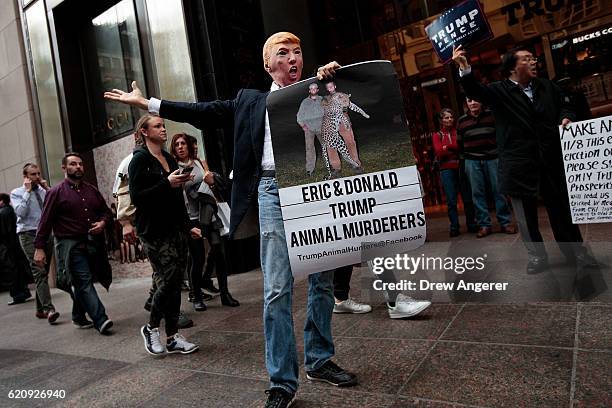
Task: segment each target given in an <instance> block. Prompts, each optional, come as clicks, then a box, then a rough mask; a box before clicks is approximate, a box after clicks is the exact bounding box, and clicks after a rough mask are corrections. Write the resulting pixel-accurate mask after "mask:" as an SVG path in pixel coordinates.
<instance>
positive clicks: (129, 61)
mask: <svg viewBox="0 0 612 408" xmlns="http://www.w3.org/2000/svg"><path fill="white" fill-rule="evenodd" d="M83 52H84V54H85V56H86V57H85V58H86V61H88V62H89V63H87V64H85V71H86V78H87V81H86V82H87V87H88V94H89V101H90V115H91V126H92V129H91V131H92V134H93V138H94V143H95V144H96V145H100V144H103V143H104V142H106V141H109V140H110V139H113V138H115V137H116V136H119V135H123V134H125V133H127V132H130V131H131V130H132V129H133V128H134V125H135V122H136V120H137V119H138V116H139V113H138V110H137V109H135V108H129V107H127V106H125V105H122V104H117V103H112V102H108V101H105V100H104V99H103V98H101V97H100V95H102V94H103V93H104V91H105V90H108V89H113V88H117V89H130V84H131V83H132V81H137V82H138V84H139V86H140V87H141V88H142V87H144V85H145V81H144V75H143V68H142V59H141V55H140V42H139V39H138V28H137V25H136V13H135V10H134V5H133V1H132V0H122V1H121V2H119V3H118V4H116V5H115V6H113V7H111V8H110V9H108V10H106V11H105V12H104V13H102V14H100V15H98V16H96V17H95V18H94V19H92V20H91V24H90V25H89V27H88V29H87V30H86V33H85V38H84V44H83ZM143 92H144V89H143Z"/></svg>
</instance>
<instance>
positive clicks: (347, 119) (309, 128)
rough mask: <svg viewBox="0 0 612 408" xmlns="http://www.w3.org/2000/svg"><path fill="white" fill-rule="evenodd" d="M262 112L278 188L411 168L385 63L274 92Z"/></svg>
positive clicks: (396, 93)
mask: <svg viewBox="0 0 612 408" xmlns="http://www.w3.org/2000/svg"><path fill="white" fill-rule="evenodd" d="M267 108H268V116H269V123H270V129H271V133H272V135H273V136H272V145H273V149H274V158H275V164H276V178H277V180H278V183H279V186H280V187H281V188H284V187H291V186H296V185H302V184H308V183H313V182H320V181H324V180H329V179H335V178H340V177H348V176H354V175H359V174H362V173H372V172H376V171H382V170H387V169H393V168H399V167H406V166H411V165H413V164H414V156H413V153H412V145H411V142H410V134H409V131H408V126H407V123H406V118H405V114H404V109H403V100H402V96H401V93H400V89H399V83H398V81H397V77H396V74H395V70H394V69H393V65H392V64H391V63H390V62H389V61H368V62H363V63H358V64H353V65H349V66H346V67H343V68H340V69H338V70H337V71H336V75H335V76H334V78H333V79H332V80H331V81H319V80H317V79H316V78H310V79H307V80H304V81H301V82H298V83H296V84H294V85H291V86H288V87H284V88H282V89H279V90H277V91H274V92H271V93H270V94H269V95H268V98H267Z"/></svg>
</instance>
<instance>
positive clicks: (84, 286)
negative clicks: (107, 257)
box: [70, 248, 108, 330]
mask: <svg viewBox="0 0 612 408" xmlns="http://www.w3.org/2000/svg"><path fill="white" fill-rule="evenodd" d="M88 258H89V254H88V252H87V249H83V248H74V249H73V250H72V251H71V252H70V277H71V278H72V286H73V287H74V295H73V296H71V297H72V320H74V321H83V320H84V319H85V312H87V314H88V315H89V317H91V320H93V324H94V326H95V328H96V329H98V330H99V329H100V326H102V323H104V322H105V321H106V320H108V316H107V315H106V310H105V309H104V305H103V304H102V302H101V301H100V298H99V297H98V293H97V292H96V288H94V285H93V279H92V277H91V271H90V269H89V259H88Z"/></svg>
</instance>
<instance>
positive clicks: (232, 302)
mask: <svg viewBox="0 0 612 408" xmlns="http://www.w3.org/2000/svg"><path fill="white" fill-rule="evenodd" d="M221 304H222V305H223V306H229V307H237V306H240V303H238V301H237V300H236V299H234V298H233V297H232V295H230V294H229V292H223V293H221Z"/></svg>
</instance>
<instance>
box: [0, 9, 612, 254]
mask: <svg viewBox="0 0 612 408" xmlns="http://www.w3.org/2000/svg"><path fill="white" fill-rule="evenodd" d="M1 3H2V6H1V7H2V9H1V10H0V11H2V13H1V15H2V17H1V18H0V30H1V31H0V33H1V35H2V37H3V39H4V41H3V42H0V46H2V47H4V48H2V49H1V51H2V52H3V53H4V55H3V56H6V58H2V62H0V89H1V91H2V92H1V93H0V98H1V101H2V106H3V109H2V110H1V111H0V146H2V149H0V190H3V191H7V190H10V189H11V188H13V187H14V186H16V185H18V184H19V183H20V182H21V167H22V166H23V164H24V163H25V162H27V161H36V162H39V163H41V164H42V167H43V170H44V173H45V175H46V176H47V177H48V178H49V180H50V181H51V183H52V184H55V183H57V182H58V181H59V180H60V179H61V178H62V173H61V168H60V165H59V163H60V159H61V157H62V156H63V154H64V152H65V151H68V150H75V151H79V152H80V153H82V154H84V156H85V157H86V164H87V165H88V170H87V177H88V178H89V181H91V182H93V183H95V184H96V185H97V186H98V187H99V189H100V191H102V193H103V194H104V196H105V197H106V198H107V199H108V200H111V199H112V197H111V193H110V190H111V186H112V181H113V177H114V172H115V169H116V167H117V165H118V164H119V162H120V160H121V158H123V157H124V156H125V155H127V154H128V153H129V152H130V151H131V150H132V148H133V139H132V137H131V134H132V132H133V127H134V124H135V122H136V120H137V119H138V116H139V115H140V114H141V112H138V111H137V110H136V109H130V108H126V107H124V106H122V105H118V104H113V103H109V102H106V101H105V100H104V99H103V98H102V94H103V92H104V91H105V90H107V89H112V88H119V89H128V88H129V86H130V84H131V83H132V81H137V83H138V84H139V86H140V87H141V89H143V91H144V92H145V94H146V95H148V96H157V97H161V98H165V99H174V100H183V101H195V100H210V99H216V98H232V97H233V96H234V95H235V94H236V91H237V90H238V89H239V88H243V87H253V88H258V89H267V88H268V87H269V86H270V79H269V77H268V76H267V74H266V73H265V71H264V70H263V68H262V61H261V46H262V44H263V42H264V40H265V38H266V37H267V36H268V35H270V34H272V33H274V32H276V31H281V30H288V31H292V32H294V33H296V34H297V35H298V36H300V38H301V39H302V41H303V44H302V45H303V52H304V59H305V61H306V65H305V67H304V73H305V74H304V76H308V73H313V74H314V72H315V69H316V67H317V66H318V65H321V64H324V63H326V62H328V61H331V60H337V61H339V62H340V63H341V64H349V63H353V62H359V61H365V60H371V59H388V60H390V61H392V62H393V64H394V66H395V68H396V72H397V75H398V77H399V79H400V83H401V86H402V94H403V97H404V102H405V104H404V105H405V111H406V119H407V120H408V123H409V125H410V130H411V139H412V144H413V153H414V154H415V156H416V157H417V159H418V161H419V163H420V167H421V168H420V169H421V170H422V175H423V176H424V177H423V179H424V182H425V187H426V189H427V190H428V194H427V196H428V200H426V204H435V203H436V202H439V201H440V200H439V198H440V193H439V187H438V186H437V185H436V183H435V179H436V177H435V175H433V176H432V174H433V172H432V169H431V168H430V167H428V166H429V164H430V162H431V160H430V157H428V156H429V155H430V150H431V149H430V147H431V146H430V144H431V141H430V135H431V133H432V132H434V131H435V130H437V126H438V124H437V122H436V120H435V118H436V113H437V112H439V110H440V109H441V108H443V107H450V108H453V109H454V110H455V111H457V112H459V113H461V112H462V111H463V101H462V94H461V89H460V87H459V85H458V81H457V74H456V69H455V68H454V67H453V66H452V64H451V65H442V64H440V62H439V61H438V60H437V58H436V56H435V53H434V52H433V49H432V47H431V45H430V43H429V41H428V39H427V37H426V36H425V30H424V28H425V26H427V24H429V22H431V20H433V19H434V18H435V17H436V16H437V15H439V14H440V13H441V12H442V11H444V10H445V9H446V8H448V7H452V6H453V5H454V4H457V3H458V1H450V0H439V1H425V0H295V1H291V2H287V1H280V0H235V1H234V0H233V1H231V2H228V1H221V0H97V1H82V0H7V1H3V2H1ZM483 5H484V10H485V12H486V14H487V17H488V19H489V22H490V23H491V26H492V29H493V31H494V34H495V37H494V38H493V39H492V40H490V41H488V42H487V43H485V44H483V45H481V46H479V47H477V48H474V49H472V50H470V58H471V62H472V63H473V65H474V66H475V67H477V70H478V71H479V74H480V75H481V76H482V77H484V78H485V79H488V80H495V79H497V78H499V75H500V74H499V72H498V65H499V62H500V55H501V54H502V53H503V52H505V51H506V50H508V49H509V48H511V47H514V46H516V45H521V46H527V47H529V48H531V49H532V50H533V51H534V52H535V54H536V55H537V56H538V58H539V63H540V64H541V70H540V72H541V74H542V75H544V76H547V77H549V78H551V79H559V78H561V77H563V78H565V79H566V80H568V79H569V80H570V81H571V82H572V85H573V86H575V87H576V88H578V89H580V90H582V92H584V94H585V95H586V96H587V99H588V101H589V103H590V105H591V108H592V112H593V114H594V115H596V116H601V115H605V114H610V113H612V103H611V100H612V99H611V97H610V95H611V94H612V67H611V66H610V60H611V59H610V58H609V55H610V52H609V48H610V44H611V43H612V28H611V27H612V0H556V1H555V0H537V1H522V0H490V1H489V0H487V1H485V2H483ZM167 125H168V126H167V127H168V131H169V134H170V135H172V134H173V133H176V132H179V131H184V132H187V133H190V134H193V135H194V136H196V137H198V138H199V139H200V140H202V143H200V144H199V146H200V149H201V152H200V153H201V155H202V156H203V155H204V154H205V155H206V158H207V159H208V162H209V164H210V166H211V168H212V169H214V170H216V171H218V172H220V173H222V174H224V175H226V176H227V175H228V174H229V172H230V171H231V163H232V149H233V146H232V137H231V129H230V130H222V131H219V130H213V129H211V130H207V129H204V130H203V131H200V130H197V129H194V128H192V127H190V126H188V125H184V124H178V123H173V122H168V123H167ZM407 154H410V153H409V152H407ZM428 180H429V181H428ZM251 244H253V243H251ZM251 244H249V245H251ZM253 245H254V244H253Z"/></svg>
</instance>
